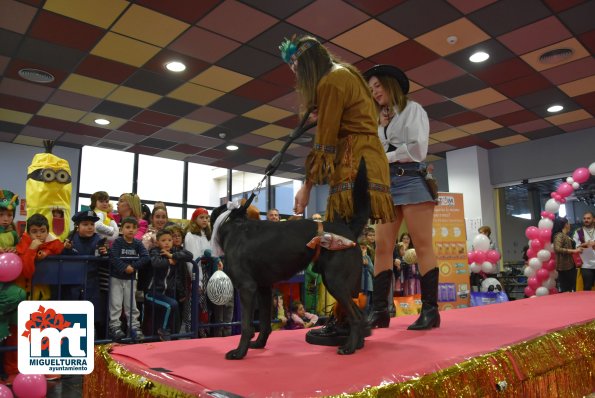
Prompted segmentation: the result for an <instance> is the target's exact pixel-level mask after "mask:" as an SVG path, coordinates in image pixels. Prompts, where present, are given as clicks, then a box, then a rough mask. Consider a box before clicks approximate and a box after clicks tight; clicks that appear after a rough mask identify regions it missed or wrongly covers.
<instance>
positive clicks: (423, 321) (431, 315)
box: [407, 268, 440, 330]
mask: <svg viewBox="0 0 595 398" xmlns="http://www.w3.org/2000/svg"><path fill="white" fill-rule="evenodd" d="M438 275H439V271H438V268H434V269H432V270H431V271H428V272H426V274H425V275H424V276H422V278H421V281H420V282H421V302H422V306H421V314H419V318H417V321H415V322H414V323H413V324H412V325H411V326H409V327H408V328H407V329H408V330H427V329H432V328H438V327H440V312H439V311H438Z"/></svg>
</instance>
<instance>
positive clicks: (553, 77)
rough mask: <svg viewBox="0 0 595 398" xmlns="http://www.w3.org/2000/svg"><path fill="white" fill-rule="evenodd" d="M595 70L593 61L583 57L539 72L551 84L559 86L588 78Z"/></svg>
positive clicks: (590, 58) (591, 58)
mask: <svg viewBox="0 0 595 398" xmlns="http://www.w3.org/2000/svg"><path fill="white" fill-rule="evenodd" d="M594 70H595V59H594V58H593V57H585V58H582V59H579V60H577V61H574V62H570V63H568V64H564V65H561V66H558V67H555V68H552V69H548V70H544V71H543V72H541V74H542V75H543V76H545V77H546V78H548V79H549V80H550V81H551V82H552V83H554V84H557V85H560V84H564V83H568V82H571V81H574V80H577V79H581V78H583V77H587V76H590V75H591V74H592V73H593V71H594Z"/></svg>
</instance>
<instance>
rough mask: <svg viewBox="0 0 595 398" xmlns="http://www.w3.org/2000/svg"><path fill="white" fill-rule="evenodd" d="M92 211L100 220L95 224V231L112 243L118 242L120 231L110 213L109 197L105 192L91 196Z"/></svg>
mask: <svg viewBox="0 0 595 398" xmlns="http://www.w3.org/2000/svg"><path fill="white" fill-rule="evenodd" d="M91 210H93V211H94V212H95V214H96V215H97V217H98V218H99V219H98V220H97V222H96V223H95V231H97V234H99V236H100V237H102V238H105V239H107V240H108V241H110V242H113V241H114V240H116V238H117V237H118V235H119V234H120V229H119V228H118V224H117V223H116V220H114V219H112V214H111V211H110V202H109V195H108V194H107V192H105V191H97V192H95V193H94V194H93V195H91Z"/></svg>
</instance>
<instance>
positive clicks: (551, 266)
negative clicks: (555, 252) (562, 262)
mask: <svg viewBox="0 0 595 398" xmlns="http://www.w3.org/2000/svg"><path fill="white" fill-rule="evenodd" d="M541 268H543V269H546V270H548V271H553V270H555V269H556V260H554V259H551V260H549V261H546V262H545V263H543V265H542V266H541Z"/></svg>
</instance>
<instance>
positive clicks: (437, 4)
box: [378, 0, 461, 38]
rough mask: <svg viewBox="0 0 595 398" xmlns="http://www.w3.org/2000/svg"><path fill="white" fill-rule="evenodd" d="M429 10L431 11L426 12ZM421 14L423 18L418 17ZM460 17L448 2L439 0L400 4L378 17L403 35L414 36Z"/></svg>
mask: <svg viewBox="0 0 595 398" xmlns="http://www.w3.org/2000/svg"><path fill="white" fill-rule="evenodd" d="M428 10H431V12H428ZM420 15H423V16H424V17H423V18H420ZM460 17H461V13H460V12H459V11H458V10H457V9H456V8H454V7H452V6H451V5H450V4H448V3H446V2H444V1H440V0H417V1H408V2H405V3H403V4H400V5H398V6H396V7H394V8H392V9H390V10H388V11H387V12H385V13H383V14H381V15H379V16H378V19H379V20H380V21H382V22H384V23H385V24H387V25H388V26H390V27H392V28H394V29H395V30H397V31H399V32H401V33H403V34H404V35H406V36H408V37H411V38H414V37H417V36H419V35H421V34H424V33H426V32H429V31H431V30H432V29H435V28H437V27H439V26H441V25H444V24H447V23H449V22H452V21H454V20H456V19H458V18H460Z"/></svg>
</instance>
